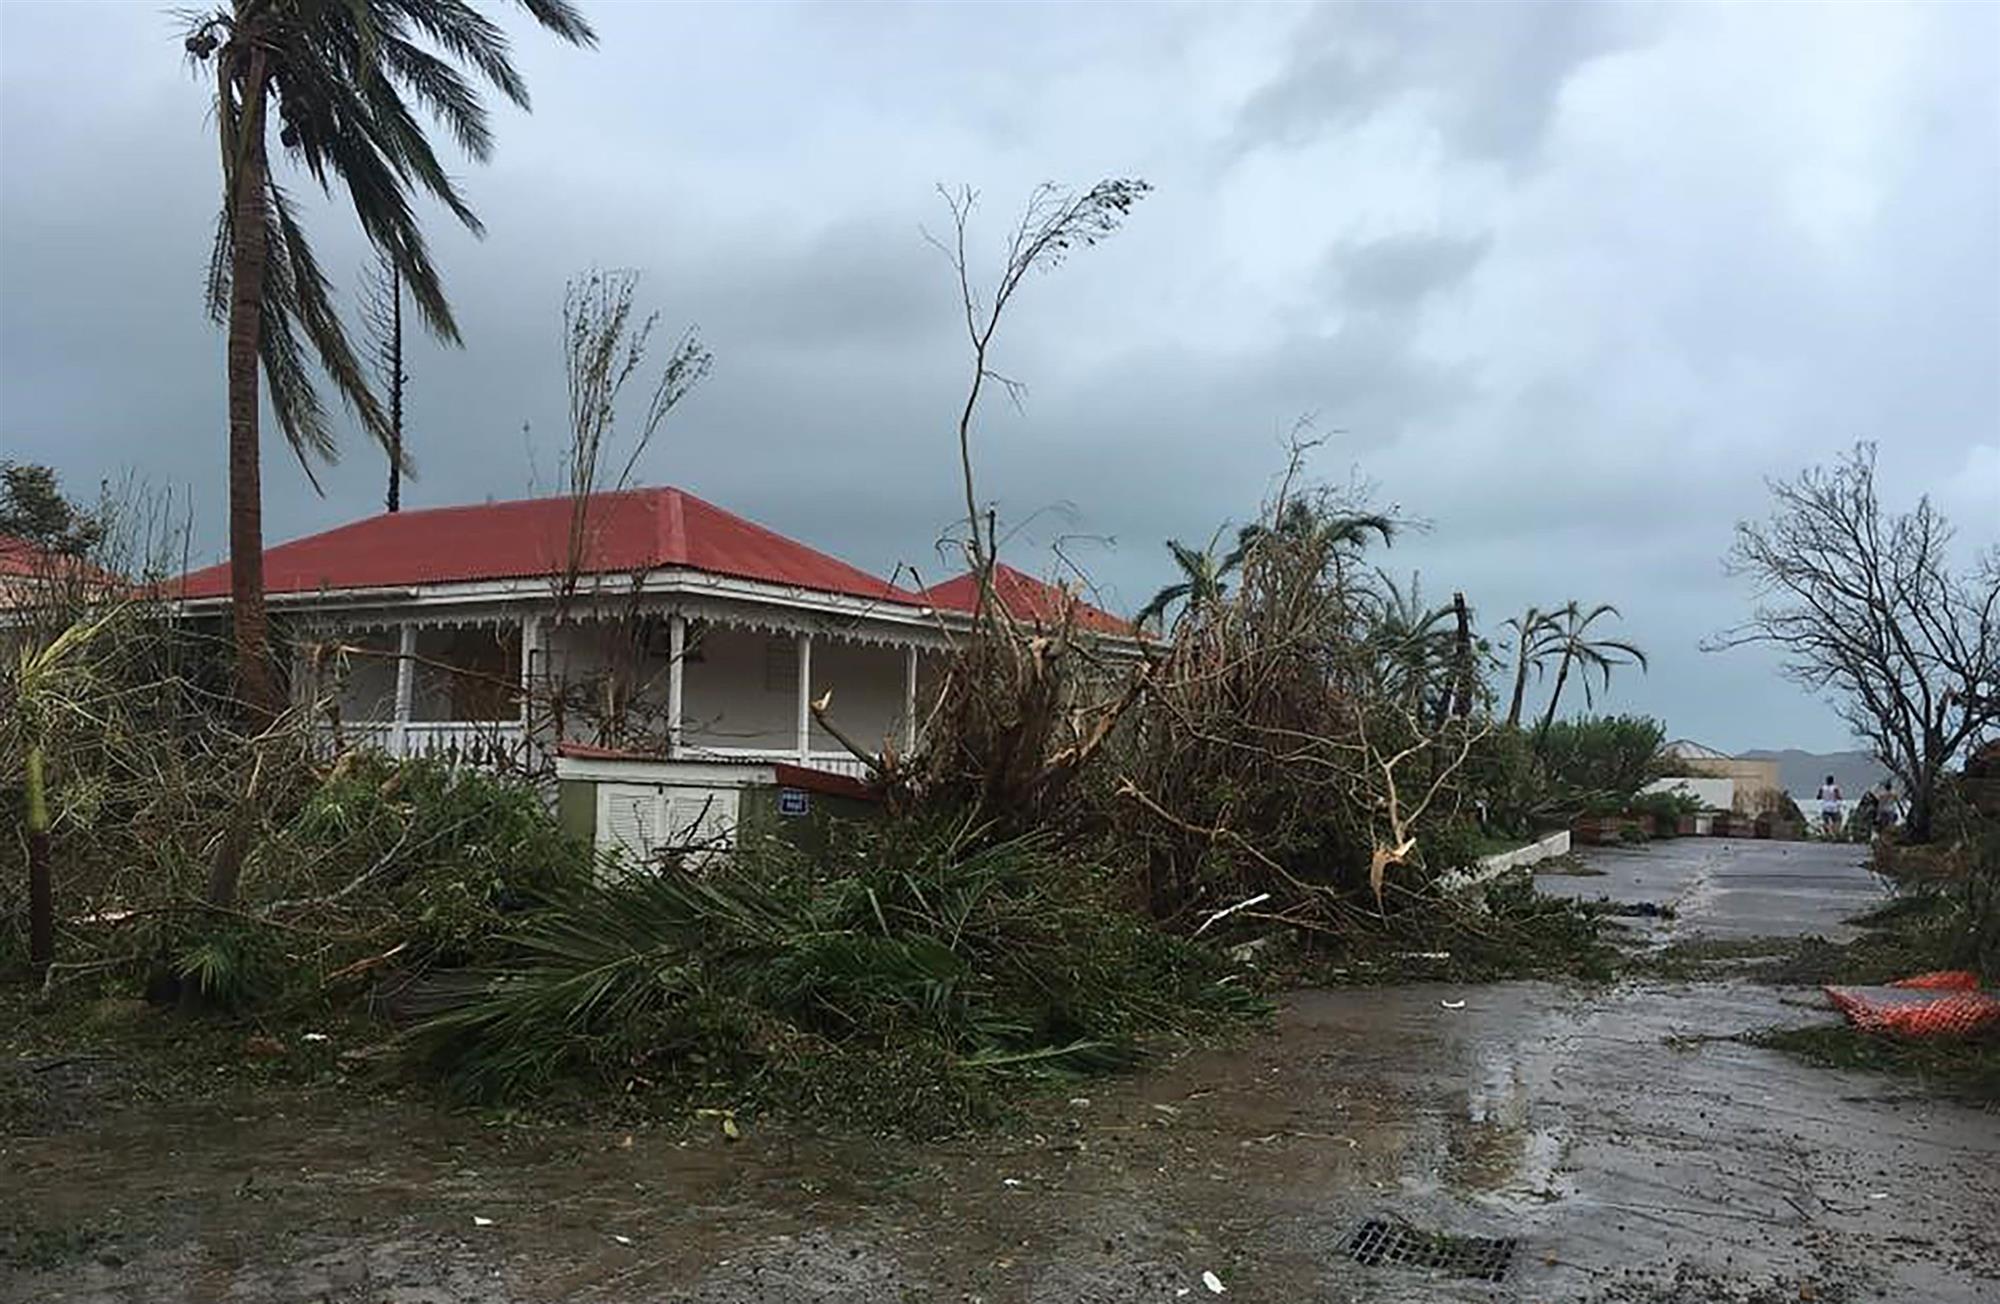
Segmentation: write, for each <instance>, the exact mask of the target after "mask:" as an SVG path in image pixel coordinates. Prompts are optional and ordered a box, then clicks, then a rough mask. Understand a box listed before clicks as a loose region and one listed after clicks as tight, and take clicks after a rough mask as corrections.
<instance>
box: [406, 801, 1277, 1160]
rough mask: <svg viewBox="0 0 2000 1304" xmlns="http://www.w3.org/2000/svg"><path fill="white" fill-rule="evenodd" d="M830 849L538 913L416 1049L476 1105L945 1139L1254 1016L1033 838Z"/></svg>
mask: <svg viewBox="0 0 2000 1304" xmlns="http://www.w3.org/2000/svg"><path fill="white" fill-rule="evenodd" d="M838 843H839V845H837V846H836V847H835V848H834V849H832V850H831V851H829V852H828V853H827V854H826V855H825V856H824V857H823V858H820V859H818V860H811V859H807V858H805V857H802V856H800V855H798V854H796V853H790V852H788V851H786V850H783V849H781V847H780V845H779V844H776V843H769V844H764V846H763V847H761V848H760V849H758V850H756V851H748V852H745V853H743V854H739V855H737V856H736V857H734V858H732V860H731V861H730V862H729V863H727V864H725V865H720V866H717V867H715V868H713V869H711V870H709V871H707V872H704V873H702V874H700V875H691V874H679V873H666V874H633V875H630V876H628V877H625V878H622V879H620V880H619V881H616V882H613V883H610V884H606V885H602V886H594V887H591V888H589V889H586V890H584V891H581V892H578V893H575V894H572V895H570V896H568V897H565V898H559V899H556V900H553V901H551V903H550V905H549V907H548V908H547V909H545V910H543V911H541V912H540V913H538V914H537V915H535V916H534V917H533V918H531V919H530V920H529V921H528V922H527V924H526V925H525V926H524V927H523V928H521V929H520V930H518V931H517V932H515V933H514V935H513V938H512V943H513V948H512V952H511V954H510V956H509V958H508V959H506V960H505V961H503V962H502V963H500V964H498V965H496V966H494V967H492V968H491V969H489V970H486V971H483V972H476V973H470V974H467V975H464V979H463V981H465V982H467V983H472V984H476V986H477V991H476V994H473V995H469V996H463V997H459V998H456V999H451V1000H450V1001H449V1004H448V1008H446V1009H445V1010H444V1012H442V1013H440V1014H438V1015H437V1016H435V1017H434V1018H432V1019H430V1020H429V1021H427V1022H426V1023H424V1024H422V1025H421V1026H419V1027H418V1028H417V1029H416V1031H415V1034H414V1040H415V1043H416V1044H417V1046H418V1047H419V1048H420V1049H421V1051H422V1053H423V1054H424V1055H425V1056H426V1058H427V1060H428V1062H429V1063H431V1064H432V1065H434V1066H435V1067H437V1068H438V1069H439V1070H440V1071H441V1072H442V1073H443V1075H444V1076H445V1077H446V1079H447V1080H448V1081H449V1082H450V1083H451V1084H452V1085H453V1086H454V1087H455V1088H456V1089H458V1090H459V1091H461V1092H462V1093H464V1094H466V1095H469V1096H472V1097H474V1098H478V1099H489V1100H517V1099H522V1098H532V1097H535V1096H539V1095H542V1094H543V1093H545V1092H547V1091H549V1090H550V1089H552V1088H555V1087H557V1086H559V1085H560V1084H564V1083H583V1084H591V1085H595V1086H598V1087H611V1088H614V1089H617V1090H620V1091H626V1092H629V1091H631V1090H633V1089H634V1088H635V1087H640V1086H643V1087H645V1088H649V1089H661V1088H669V1089H670V1092H669V1094H670V1095H671V1096H672V1097H674V1098H676V1099H687V1100H690V1101H692V1102H694V1103H696V1104H697V1105H705V1106H708V1107H714V1108H727V1107H731V1106H740V1105H744V1104H764V1103H777V1104H781V1105H786V1106H790V1107H792V1108H793V1109H795V1110H798V1111H802V1112H808V1113H810V1114H812V1115H813V1116H815V1117H819V1118H831V1119H835V1120H839V1121H847V1122H857V1123H862V1124H866V1125H884V1124H889V1125H893V1126H896V1127H898V1128H899V1129H904V1130H918V1131H938V1130H945V1129H949V1128H953V1127H957V1126H960V1125H962V1124H964V1123H966V1122H968V1121H975V1120H978V1119H980V1118H983V1117H986V1116H989V1115H990V1114H991V1112H992V1110H993V1107H994V1104H995V1102H996V1100H997V1099H998V1098H999V1092H998V1090H997V1088H999V1087H1000V1086H1001V1085H1004V1084H1005V1083H1007V1082H1008V1081H1009V1080H1014V1079H1021V1078H1039V1079H1046V1078H1051V1077H1069V1076H1075V1075H1077V1074H1081V1073H1087V1072H1092V1071H1099V1070H1103V1069H1107V1068H1116V1067H1122V1066H1125V1065H1129V1064H1131V1063H1134V1062H1135V1061H1136V1060H1138V1059H1139V1058H1140V1057H1141V1056H1142V1055H1143V1054H1144V1053H1145V1051H1146V1049H1147V1046H1148V1044H1149V1042H1151V1041H1152V1040H1154V1039H1157V1038H1159V1037H1161V1036H1164V1035H1169V1034H1176V1033H1185V1032H1189V1031H1194V1030H1197V1029H1202V1028H1212V1027H1214V1026H1216V1025H1217V1024H1219V1023H1220V1022H1221V1021H1223V1020H1224V1019H1226V1018H1228V1017H1231V1016H1237V1015H1242V1014H1244V1013H1247V1012H1250V1011H1253V1010H1255V1009H1257V1008H1258V1007H1259V1001H1258V999H1257V998H1256V997H1255V995H1253V994H1252V993H1251V992H1249V991H1247V990H1246V989H1245V988H1244V987H1243V986H1242V985H1241V984H1240V982H1238V981H1237V980H1236V978H1235V977H1232V975H1231V974H1230V973H1229V966H1228V965H1227V964H1226V963H1225V962H1224V961H1223V960H1222V958H1221V957H1220V956H1219V955H1217V954H1216V953H1215V952H1213V951H1211V950H1208V949H1206V948H1201V947H1196V946H1192V945H1190V944H1188V943H1186V942H1184V941H1181V940H1178V939H1175V938H1172V937H1170V936H1168V935H1166V934H1164V933H1162V932H1160V931H1159V930H1157V929H1155V928H1152V927H1149V926H1148V924H1147V923H1146V921H1145V920H1144V919H1143V918H1142V917H1140V916H1139V915H1137V914H1135V913H1133V912H1131V911H1129V910H1127V909H1124V908H1122V907H1121V906H1120V905H1119V904H1118V902H1117V895H1118V892H1119V889H1120V885H1119V883H1118V881H1117V876H1116V875H1114V874H1111V873H1108V872H1106V871H1105V870H1104V869H1103V867H1101V866H1098V865H1095V864H1092V863H1089V862H1088V861H1085V860H1080V859H1078V858H1075V857H1073V856H1068V855H1065V854H1063V853H1061V852H1059V851H1058V850H1057V849H1056V848H1055V847H1054V845H1053V844H1052V843H1051V841H1050V840H1049V839H1048V838H1046V837H1039V836H1028V837H1021V838H1011V839H1006V840H1002V841H993V840H991V839H990V838H986V837H984V836H982V830H981V829H979V828H978V827H977V826H975V825H972V824H970V823H967V822H964V821H962V820H960V821H952V822H937V821H930V820H921V819H919V820H911V821H908V822H903V823H898V824H895V825H891V826H888V827H886V828H882V829H872V828H857V829H852V830H849V832H848V835H847V836H846V837H844V838H841V839H839V840H838Z"/></svg>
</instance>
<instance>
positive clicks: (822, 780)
mask: <svg viewBox="0 0 2000 1304" xmlns="http://www.w3.org/2000/svg"><path fill="white" fill-rule="evenodd" d="M556 755H558V756H567V757H570V758H572V759H574V760H579V761H640V762H645V763H649V764H658V763H660V762H671V761H672V760H673V758H672V757H670V756H668V755H667V754H666V753H664V752H641V751H633V750H631V749H630V748H625V747H602V746H599V745H598V744H596V743H573V742H561V743H557V744H556ZM683 759H685V760H688V761H691V762H694V763H696V764H700V765H768V766H770V767H771V780H772V782H774V783H776V784H777V785H778V786H779V787H781V788H803V789H805V790H806V791H807V792H817V793H821V794H823V795H825V796H828V797H853V798H855V799H857V800H860V801H880V800H882V794H881V793H879V792H877V791H876V790H875V789H873V788H871V787H869V786H868V785H867V784H866V783H863V782H862V781H861V780H860V779H857V778H854V777H853V776H851V775H846V774H836V773H834V772H833V771H832V770H822V769H819V768H818V767H816V766H810V765H792V764H789V763H787V762H785V761H758V760H751V759H749V758H746V757H730V758H726V759H721V758H713V759H712V758H708V757H702V756H690V757H685V758H683Z"/></svg>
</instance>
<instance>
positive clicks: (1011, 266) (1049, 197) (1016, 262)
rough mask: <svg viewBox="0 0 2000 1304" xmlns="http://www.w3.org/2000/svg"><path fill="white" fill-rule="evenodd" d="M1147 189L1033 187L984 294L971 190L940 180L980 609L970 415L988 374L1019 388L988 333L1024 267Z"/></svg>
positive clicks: (1107, 223)
mask: <svg viewBox="0 0 2000 1304" xmlns="http://www.w3.org/2000/svg"><path fill="white" fill-rule="evenodd" d="M1150 189H1152V187H1150V186H1148V185H1147V184H1146V183H1145V182H1144V181H1139V180H1136V179H1133V178H1128V177H1112V178H1108V179H1106V180H1103V181H1100V182H1098V183H1097V184H1096V185H1094V186H1092V187H1090V189H1088V190H1085V191H1081V192H1079V191H1074V190H1069V189H1066V188H1064V187H1061V186H1056V185H1050V184H1045V185H1041V186H1037V187H1036V188H1035V192H1034V194H1032V195H1031V196H1029V198H1028V204H1027V207H1026V208H1025V209H1024V210H1022V213H1021V220H1020V222H1019V223H1018V224H1016V225H1015V227H1014V231H1013V234H1012V235H1011V236H1009V237H1008V240H1007V254H1006V259H1005V261H1004V263H1003V265H1002V268H1001V272H1000V277H999V279H998V280H997V281H996V282H995V283H994V285H993V290H992V295H991V297H990V298H987V297H985V296H983V295H982V294H981V293H980V291H979V288H978V287H977V286H975V285H974V284H973V278H972V271H971V265H970V262H969V259H968V255H967V253H966V248H965V241H966V228H967V225H968V223H969V222H970V221H971V219H972V210H973V209H974V208H975V207H977V205H978V201H979V195H978V192H976V191H974V190H973V189H972V188H971V187H969V186H967V187H963V188H961V189H959V190H957V191H949V190H945V189H944V188H943V187H939V193H941V194H942V195H943V196H944V201H945V206H946V207H947V208H949V209H950V210H951V225H952V232H951V241H950V243H949V244H947V243H945V242H944V241H943V240H939V239H937V238H936V237H931V243H933V244H935V245H937V247H938V248H940V249H942V250H943V251H944V254H945V256H946V257H947V258H949V259H950V260H951V265H952V270H953V271H955V272H957V273H958V292H959V301H960V305H961V307H962V308H963V310H964V313H965V334H966V339H967V341H968V342H969V343H970V344H971V346H972V380H971V383H970V384H969V385H967V387H966V392H965V404H964V406H963V407H961V408H960V409H959V414H958V461H959V469H960V471H961V472H962V473H963V475H964V479H965V527H966V545H965V547H966V559H967V561H968V562H969V563H970V564H971V568H972V570H973V572H974V573H975V574H977V575H979V576H980V584H979V591H980V592H979V601H980V606H981V608H982V609H983V608H984V606H985V603H986V596H987V593H986V591H987V589H988V588H989V587H990V583H991V581H990V576H991V571H992V566H993V552H994V540H993V537H992V527H991V526H990V525H989V526H988V527H987V532H986V535H985V537H984V539H982V537H981V534H980V519H979V517H980V514H979V499H978V496H977V495H976V494H975V493H974V491H973V486H972V421H973V417H974V415H975V414H976V413H977V412H978V409H979V398H980V395H981V394H982V393H983V392H984V390H985V387H986V382H987V381H989V380H990V381H992V382H993V383H994V384H996V385H999V386H1000V387H1001V388H1002V389H1004V390H1006V391H1007V393H1008V395H1009V396H1010V397H1013V398H1015V399H1018V398H1019V397H1020V394H1021V392H1022V386H1021V384H1020V382H1019V381H1016V380H1010V379H1009V378H1008V377H1006V376H1003V375H1001V374H1000V373H999V372H997V371H995V370H994V369H993V364H992V350H993V336H994V333H995V332H996V331H997V330H998V329H999V327H1000V316H1001V314H1002V313H1004V312H1005V311H1006V310H1007V305H1008V303H1009V302H1010V301H1012V299H1013V297H1014V294H1015V292H1016V291H1017V290H1019V289H1020V288H1021V283H1022V282H1023V281H1025V280H1026V279H1027V278H1028V273H1030V272H1032V271H1036V270H1042V271H1048V270H1050V269H1052V268H1054V267H1055V266H1057V265H1058V264H1059V263H1061V262H1062V260H1063V258H1064V256H1065V255H1067V254H1068V253H1069V251H1070V250H1072V249H1077V248H1085V249H1087V248H1089V247H1090V246H1091V245H1094V244H1096V243H1097V242H1098V241H1100V240H1102V239H1104V238H1105V237H1106V236H1109V235H1110V234H1112V233H1113V232H1114V231H1116V230H1117V229H1118V228H1119V226H1120V225H1121V224H1123V222H1124V221H1125V215H1126V214H1127V213H1129V212H1131V211H1132V205H1133V204H1135V203H1137V202H1139V200H1141V199H1143V198H1144V197H1145V195H1146V192H1147V191H1148V190H1150Z"/></svg>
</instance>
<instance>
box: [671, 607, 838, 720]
mask: <svg viewBox="0 0 2000 1304" xmlns="http://www.w3.org/2000/svg"><path fill="white" fill-rule="evenodd" d="M814 651H815V653H817V651H818V649H817V648H815V649H814ZM815 661H817V657H815ZM681 704H682V705H681V715H682V720H683V724H682V727H681V741H682V742H683V743H685V744H687V745H688V746H690V747H765V748H773V749H777V750H786V749H794V748H797V746H798V745H799V725H798V720H799V689H798V651H797V643H796V640H795V639H794V638H793V636H792V635H789V634H776V635H774V634H766V633H763V632H761V631H755V630H745V629H723V628H720V627H717V626H714V625H710V626H707V627H705V628H703V629H701V630H700V631H699V632H698V634H697V636H696V637H694V638H692V639H691V640H690V647H689V649H688V657H687V664H686V666H685V667H684V668H683V670H682V672H681Z"/></svg>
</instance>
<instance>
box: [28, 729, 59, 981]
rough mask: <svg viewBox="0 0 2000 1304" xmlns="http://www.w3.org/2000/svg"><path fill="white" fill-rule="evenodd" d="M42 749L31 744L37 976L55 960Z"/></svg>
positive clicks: (31, 886) (31, 935)
mask: <svg viewBox="0 0 2000 1304" xmlns="http://www.w3.org/2000/svg"><path fill="white" fill-rule="evenodd" d="M42 762H43V756H42V747H41V744H40V743H33V744H30V745H29V747H28V756H27V771H28V773H27V794H26V795H27V799H28V964H29V966H30V967H32V968H33V970H34V971H35V972H36V973H37V974H40V973H42V972H43V971H45V970H46V969H47V968H48V967H49V965H50V964H51V963H53V962H54V960H55V958H56V898H55V885H54V883H53V882H52V881H51V879H50V868H49V800H48V789H47V786H46V779H45V776H44V774H43V771H42Z"/></svg>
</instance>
